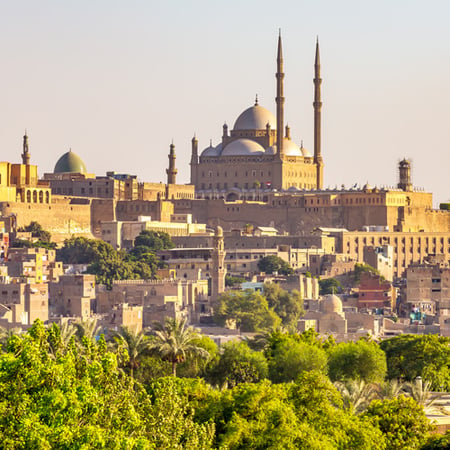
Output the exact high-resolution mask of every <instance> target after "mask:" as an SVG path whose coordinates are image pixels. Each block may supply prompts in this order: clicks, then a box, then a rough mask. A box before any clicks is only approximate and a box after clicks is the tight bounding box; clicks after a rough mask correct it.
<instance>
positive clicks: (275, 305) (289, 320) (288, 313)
mask: <svg viewBox="0 0 450 450" xmlns="http://www.w3.org/2000/svg"><path fill="white" fill-rule="evenodd" d="M264 297H266V299H267V303H268V304H269V308H272V309H273V310H274V311H275V313H276V314H277V315H278V317H280V319H281V322H282V324H283V325H285V326H290V327H292V328H293V329H297V321H298V319H299V318H300V316H301V315H302V314H303V312H304V311H303V299H302V297H301V295H300V292H298V291H295V290H294V291H292V293H290V292H288V291H285V290H284V289H282V288H281V287H280V285H279V284H277V283H265V284H264Z"/></svg>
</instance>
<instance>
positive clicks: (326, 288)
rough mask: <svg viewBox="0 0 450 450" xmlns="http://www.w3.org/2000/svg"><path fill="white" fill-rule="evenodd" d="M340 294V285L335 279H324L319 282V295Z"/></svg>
mask: <svg viewBox="0 0 450 450" xmlns="http://www.w3.org/2000/svg"><path fill="white" fill-rule="evenodd" d="M338 292H342V284H341V282H340V281H339V280H336V278H326V279H324V280H319V294H320V295H329V294H336V293H338Z"/></svg>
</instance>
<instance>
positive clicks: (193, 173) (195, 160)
mask: <svg viewBox="0 0 450 450" xmlns="http://www.w3.org/2000/svg"><path fill="white" fill-rule="evenodd" d="M197 168H198V139H197V137H196V136H195V134H194V137H193V138H192V153H191V184H193V185H195V186H196V185H197Z"/></svg>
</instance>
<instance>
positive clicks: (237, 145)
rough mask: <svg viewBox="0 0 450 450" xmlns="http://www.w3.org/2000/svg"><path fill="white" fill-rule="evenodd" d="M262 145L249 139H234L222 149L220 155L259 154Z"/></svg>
mask: <svg viewBox="0 0 450 450" xmlns="http://www.w3.org/2000/svg"><path fill="white" fill-rule="evenodd" d="M263 153H264V147H263V146H262V145H260V144H258V143H257V142H255V141H252V140H250V139H236V140H235V141H232V142H230V143H229V144H228V145H227V146H226V147H225V148H224V149H223V151H222V156H245V155H261V154H263Z"/></svg>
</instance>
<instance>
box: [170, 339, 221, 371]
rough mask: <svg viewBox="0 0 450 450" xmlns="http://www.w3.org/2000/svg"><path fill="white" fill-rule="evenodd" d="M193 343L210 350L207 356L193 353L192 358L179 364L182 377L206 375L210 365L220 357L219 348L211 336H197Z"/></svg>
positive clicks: (178, 368)
mask: <svg viewBox="0 0 450 450" xmlns="http://www.w3.org/2000/svg"><path fill="white" fill-rule="evenodd" d="M192 343H193V344H194V345H196V346H197V347H200V348H203V349H204V350H206V351H207V352H208V357H207V358H205V357H204V356H203V355H200V354H193V355H191V357H190V358H188V359H186V360H185V361H184V362H182V363H180V364H178V366H177V374H178V376H180V377H190V378H194V377H198V376H205V375H206V373H207V371H208V370H209V367H210V366H211V365H212V364H214V363H215V361H216V359H217V358H218V352H219V348H218V347H217V344H216V343H215V342H214V341H213V340H212V339H211V338H210V337H208V336H205V335H203V334H201V335H199V336H198V337H197V338H195V339H194V340H193V341H192Z"/></svg>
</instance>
